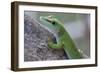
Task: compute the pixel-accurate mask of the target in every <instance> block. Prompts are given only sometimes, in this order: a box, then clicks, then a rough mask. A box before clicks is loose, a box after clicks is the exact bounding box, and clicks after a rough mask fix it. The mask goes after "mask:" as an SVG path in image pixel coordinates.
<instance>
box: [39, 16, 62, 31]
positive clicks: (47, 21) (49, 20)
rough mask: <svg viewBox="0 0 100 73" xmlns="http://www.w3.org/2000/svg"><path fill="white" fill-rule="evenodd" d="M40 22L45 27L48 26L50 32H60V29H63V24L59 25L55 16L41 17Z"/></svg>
mask: <svg viewBox="0 0 100 73" xmlns="http://www.w3.org/2000/svg"><path fill="white" fill-rule="evenodd" d="M40 21H41V23H42V24H43V25H44V26H46V27H47V28H49V29H50V30H55V31H59V28H60V27H61V24H60V23H59V21H58V20H57V18H56V17H55V16H53V15H50V16H41V17H40Z"/></svg>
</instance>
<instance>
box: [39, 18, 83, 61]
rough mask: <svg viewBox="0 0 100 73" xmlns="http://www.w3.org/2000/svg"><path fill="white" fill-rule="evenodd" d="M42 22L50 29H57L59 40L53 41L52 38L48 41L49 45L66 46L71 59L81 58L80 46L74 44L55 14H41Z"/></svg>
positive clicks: (65, 48)
mask: <svg viewBox="0 0 100 73" xmlns="http://www.w3.org/2000/svg"><path fill="white" fill-rule="evenodd" d="M40 21H41V23H43V25H44V26H46V27H47V28H49V29H50V30H54V31H57V35H58V38H57V39H58V41H57V43H53V42H52V41H51V40H50V39H49V41H48V46H49V47H50V48H53V49H59V48H64V50H65V52H66V54H67V55H68V57H69V59H81V58H83V57H82V54H81V53H80V52H79V50H78V48H77V47H76V45H75V44H74V41H73V40H72V38H71V37H70V35H69V34H68V32H67V31H66V30H65V28H64V26H63V24H62V23H61V22H60V21H59V20H58V19H57V18H55V17H54V16H41V17H40Z"/></svg>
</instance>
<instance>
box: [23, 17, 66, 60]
mask: <svg viewBox="0 0 100 73" xmlns="http://www.w3.org/2000/svg"><path fill="white" fill-rule="evenodd" d="M48 37H51V38H52V39H55V37H54V36H53V34H52V33H50V32H49V31H48V30H46V29H44V28H43V27H42V26H41V25H40V24H39V23H38V22H36V21H35V20H34V19H32V18H31V17H29V16H28V15H24V61H43V60H63V59H66V55H65V53H64V50H63V49H51V48H49V47H48V46H47V39H48Z"/></svg>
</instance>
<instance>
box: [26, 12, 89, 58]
mask: <svg viewBox="0 0 100 73" xmlns="http://www.w3.org/2000/svg"><path fill="white" fill-rule="evenodd" d="M24 13H25V14H26V15H28V16H30V17H31V18H32V19H34V20H36V21H37V22H39V23H40V19H39V18H40V16H49V15H54V16H55V17H56V18H57V19H59V20H60V21H61V22H62V23H63V24H64V26H65V28H66V30H67V31H68V32H69V34H70V36H71V37H72V39H73V40H74V42H75V44H76V46H77V47H78V48H79V49H81V51H82V52H83V53H84V54H85V55H86V56H88V57H90V15H89V14H79V13H59V12H57V13H55V12H36V11H25V12H24Z"/></svg>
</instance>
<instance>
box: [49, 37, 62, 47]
mask: <svg viewBox="0 0 100 73" xmlns="http://www.w3.org/2000/svg"><path fill="white" fill-rule="evenodd" d="M48 46H49V47H50V48H53V49H60V48H63V43H62V42H61V41H60V40H59V41H58V42H57V43H54V42H53V41H52V40H51V39H50V38H49V39H48Z"/></svg>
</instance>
